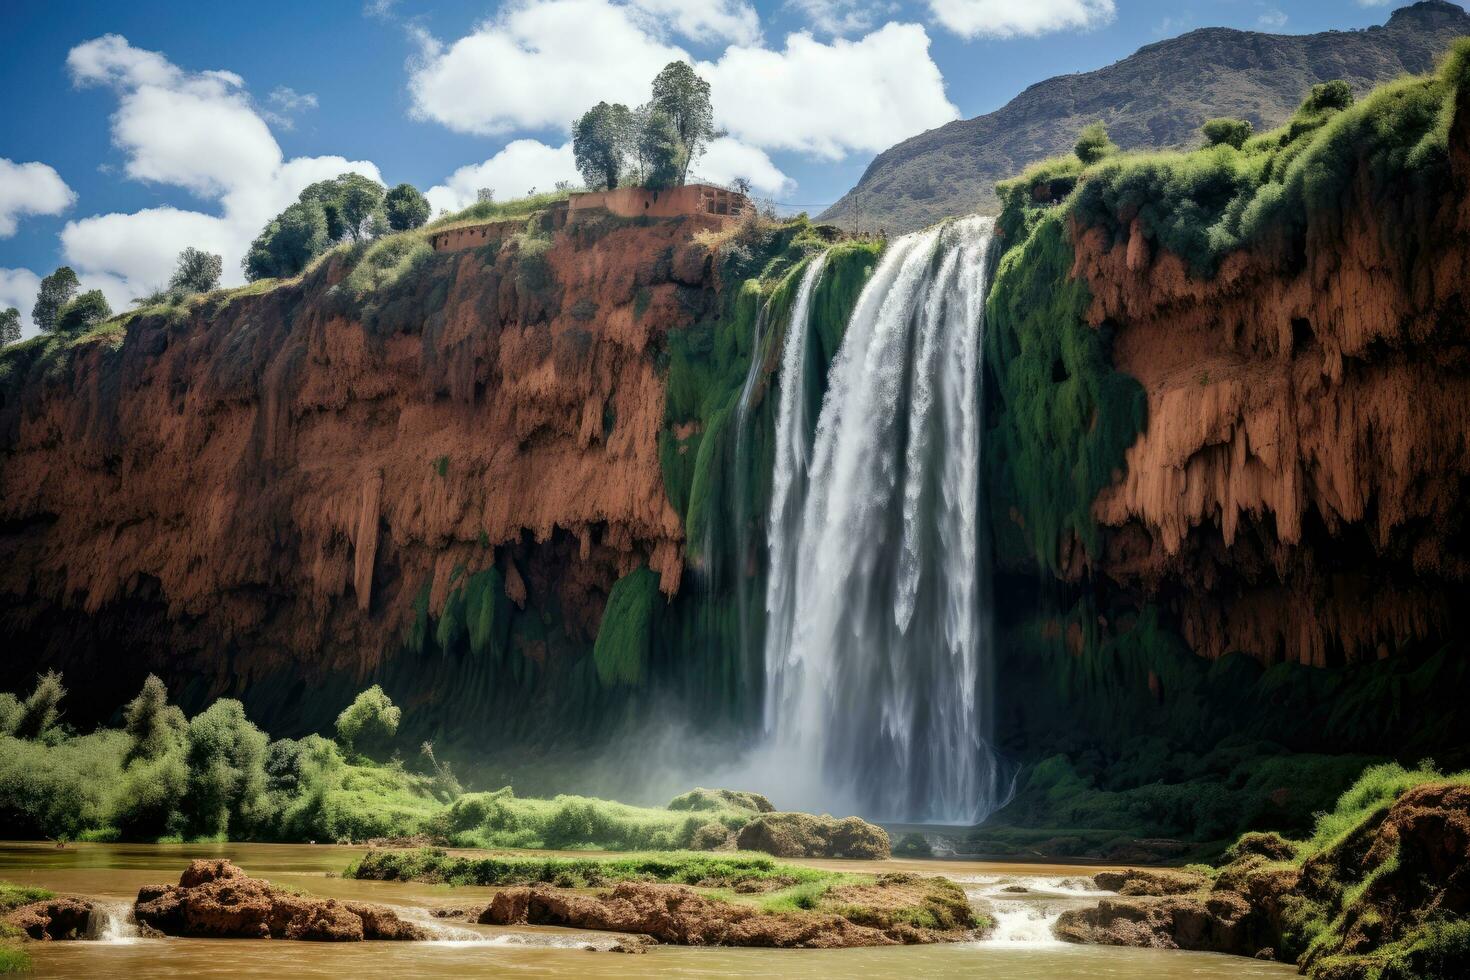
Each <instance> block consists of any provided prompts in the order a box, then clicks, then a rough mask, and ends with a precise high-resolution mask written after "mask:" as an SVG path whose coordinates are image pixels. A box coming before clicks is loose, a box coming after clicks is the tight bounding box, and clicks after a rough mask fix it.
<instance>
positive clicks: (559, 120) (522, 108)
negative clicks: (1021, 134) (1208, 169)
mask: <svg viewBox="0 0 1470 980" xmlns="http://www.w3.org/2000/svg"><path fill="white" fill-rule="evenodd" d="M1406 2H1407V0H1387V2H1376V0H920V2H901V3H900V2H893V3H886V4H885V3H876V4H874V3H865V4H864V3H854V2H852V0H778V2H768V0H756V2H753V3H751V2H747V0H517V2H513V3H493V2H485V0H480V2H469V0H449V2H439V3H432V4H431V3H427V2H424V0H366V2H364V0H338V2H306V0H293V2H279V0H255V2H252V3H250V4H248V5H245V6H240V5H225V4H200V3H197V2H193V3H179V2H163V0H132V2H129V3H118V2H115V0H114V2H67V0H4V6H5V13H4V34H3V35H0V36H4V38H5V44H4V47H5V57H4V58H3V59H0V91H3V92H5V93H6V95H5V100H6V105H5V111H4V112H3V113H0V306H4V305H16V306H19V307H20V308H21V310H22V314H23V315H24V316H26V317H27V318H28V315H29V311H30V305H31V302H32V301H33V298H34V293H35V280H36V278H37V277H38V276H40V275H45V274H46V273H48V272H49V271H51V269H53V268H55V267H56V266H57V265H59V264H61V263H63V262H66V263H68V264H71V265H72V266H74V267H75V268H77V270H78V272H79V273H80V274H81V276H82V279H83V283H84V285H86V286H94V287H97V288H102V289H103V290H104V291H105V292H106V293H107V294H108V296H109V299H110V300H111V301H112V303H113V306H114V308H121V307H122V306H124V305H126V302H127V300H128V299H129V298H130V297H132V296H136V295H138V294H139V293H141V292H143V291H144V290H146V289H147V288H149V287H150V286H154V285H158V284H160V283H162V282H163V281H164V280H166V279H167V276H168V270H169V268H170V267H171V265H172V261H171V257H172V256H173V255H174V254H176V253H177V251H178V249H180V248H182V247H183V246H185V245H191V244H193V245H200V246H202V247H206V248H210V249H211V250H213V251H220V252H223V253H225V263H226V281H227V282H231V281H238V280H239V272H238V265H239V260H240V256H241V254H243V250H244V248H245V246H246V245H248V242H249V239H250V238H251V237H253V235H254V234H255V233H256V232H257V231H258V230H259V228H260V226H261V225H262V224H263V223H264V221H265V220H266V219H268V218H269V217H270V216H271V215H272V214H274V213H276V212H277V211H279V210H280V208H281V207H283V206H284V205H285V203H287V202H289V201H290V200H292V199H294V197H295V194H296V192H297V191H299V189H300V187H301V186H304V184H306V183H309V182H310V181H312V180H316V179H320V178H321V177H324V176H330V175H332V174H334V173H337V172H340V171H341V170H345V169H354V170H359V171H362V172H366V173H370V174H371V175H373V176H377V177H380V178H381V179H383V180H384V181H385V182H387V183H390V184H392V183H397V182H399V181H409V182H411V183H413V184H415V185H417V186H418V187H420V188H421V189H424V190H426V191H430V197H431V200H432V201H434V203H435V204H436V205H437V206H439V207H456V206H462V205H463V204H464V203H467V202H468V201H469V200H470V199H472V198H473V195H474V192H475V190H476V189H477V188H478V187H481V186H490V187H493V188H495V190H496V192H497V196H499V197H502V198H504V197H509V196H515V195H518V194H520V193H524V192H525V190H527V189H528V188H529V187H530V186H532V185H535V186H539V187H542V188H549V187H550V186H551V185H552V184H553V183H554V182H555V181H556V180H557V179H560V178H563V177H569V176H571V173H570V154H569V151H568V150H567V148H566V142H567V135H566V123H568V122H569V121H570V119H571V118H572V116H573V115H574V114H575V113H576V112H577V111H579V109H580V108H583V107H585V106H587V105H590V104H591V103H592V102H595V101H597V100H598V99H600V98H603V97H610V98H612V99H614V100H622V101H629V102H636V101H638V100H639V99H640V98H642V93H643V92H644V91H646V84H647V79H649V78H651V77H652V75H653V73H654V72H655V71H656V70H657V68H658V67H659V66H661V65H662V64H663V63H664V62H665V61H667V60H669V59H670V58H672V57H680V56H684V57H689V58H692V59H693V60H694V61H695V62H696V64H697V65H698V66H699V68H700V71H701V73H702V74H704V75H705V76H706V77H708V78H710V80H711V82H712V85H713V87H714V96H715V102H716V106H715V108H716V113H717V116H718V117H719V122H720V123H721V125H722V126H724V127H725V128H726V129H727V130H728V132H729V134H730V135H729V136H728V137H727V138H726V139H725V140H723V141H721V143H720V144H719V145H718V146H717V147H715V148H714V149H713V150H712V152H711V153H710V154H709V155H708V157H707V158H706V159H705V160H704V161H702V162H701V163H700V165H699V167H698V168H697V169H700V170H702V172H703V173H704V175H705V176H707V177H709V178H711V179H716V180H728V179H730V178H732V177H735V176H746V177H749V178H751V179H753V180H754V181H755V183H756V184H757V188H758V190H759V191H760V192H761V193H762V195H763V196H768V197H771V198H774V199H775V200H777V201H780V202H784V203H791V204H796V205H804V206H807V207H809V208H810V209H811V210H812V211H813V212H815V211H816V210H818V209H820V207H822V206H824V205H826V204H828V203H830V202H831V201H833V200H834V199H836V198H837V197H838V196H840V195H841V194H842V193H843V192H844V191H845V190H847V189H848V188H849V187H851V186H852V184H853V183H855V182H856V180H857V178H858V177H859V176H860V175H861V173H862V171H863V168H864V167H866V166H867V164H868V162H869V161H870V160H871V159H872V157H873V156H874V155H875V153H877V152H879V151H881V150H882V149H884V148H886V147H887V146H889V145H891V144H892V143H894V142H896V141H898V140H899V139H902V138H904V137H906V136H910V135H913V134H914V133H917V132H920V131H922V130H924V129H928V128H931V127H933V126H935V125H939V124H941V123H943V122H946V121H948V120H949V119H952V118H961V117H969V116H975V115H979V114H982V113H985V112H989V111H991V110H992V109H995V108H997V107H998V106H1000V105H1002V104H1004V103H1005V102H1006V101H1007V100H1009V99H1010V98H1011V97H1013V96H1014V95H1015V94H1016V93H1018V92H1019V91H1021V90H1022V89H1023V88H1025V87H1026V86H1027V85H1029V84H1031V83H1033V82H1036V81H1040V80H1041V79H1044V78H1047V77H1050V76H1052V75H1056V74H1061V73H1065V72H1074V71H1087V70H1091V69H1094V68H1098V67H1101V66H1103V65H1106V64H1109V63H1111V62H1113V61H1116V60H1118V59H1119V58H1122V57H1125V56H1127V55H1128V54H1130V53H1131V52H1133V51H1134V50H1135V49H1137V48H1138V47H1140V46H1141V45H1144V44H1147V43H1150V42H1152V41H1156V40H1160V39H1162V38H1164V37H1169V36H1173V35H1176V34H1179V33H1183V32H1184V31H1187V30H1190V29H1193V28H1196V27H1205V26H1229V27H1239V28H1245V29H1253V30H1269V31H1273V32H1277V33H1307V32H1314V31H1320V30H1326V29H1332V28H1337V29H1349V28H1356V27H1365V26H1368V25H1370V24H1375V23H1382V22H1383V21H1384V20H1386V19H1387V16H1388V13H1389V11H1390V10H1391V9H1393V8H1394V7H1398V6H1404V5H1406ZM431 189H432V190H431ZM27 322H28V320H27Z"/></svg>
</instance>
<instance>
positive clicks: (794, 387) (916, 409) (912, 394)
mask: <svg viewBox="0 0 1470 980" xmlns="http://www.w3.org/2000/svg"><path fill="white" fill-rule="evenodd" d="M992 227H993V224H992V222H991V221H990V220H989V219H985V218H966V219H962V220H959V221H955V222H952V223H949V224H947V225H943V226H941V227H937V228H932V229H929V230H926V231H922V232H918V233H915V234H912V235H907V236H904V237H903V238H900V239H897V240H895V241H894V242H892V243H891V244H890V245H889V247H888V249H887V251H886V252H885V254H884V256H883V259H882V261H881V262H880V263H879V265H878V268H877V269H876V270H875V271H874V272H873V275H872V277H871V278H870V280H869V282H868V284H867V285H866V286H865V287H864V289H863V292H862V295H861V296H860V297H859V299H858V302H857V306H856V308H855V309H854V311H853V314H852V318H851V320H850V321H849V322H848V325H847V330H846V333H845V335H844V337H843V341H842V346H841V348H840V349H839V351H838V353H837V356H836V358H835V360H834V361H833V363H832V367H831V370H830V372H829V375H828V387H827V394H826V397H825V398H824V400H823V402H822V410H821V414H820V416H819V418H818V421H817V426H816V432H815V437H814V438H813V439H812V440H811V445H810V447H809V448H808V446H807V445H806V441H807V425H806V423H805V419H804V418H802V417H801V415H800V412H801V409H802V401H803V398H804V390H805V385H804V378H803V368H804V365H805V362H806V357H805V343H806V334H807V331H808V327H809V324H808V320H809V317H810V300H811V292H812V290H813V289H814V287H815V284H816V282H817V281H818V279H819V278H820V275H821V266H820V265H819V264H818V263H815V262H814V263H813V264H812V266H811V267H809V268H808V270H807V275H806V277H804V279H803V281H802V283H801V292H800V293H799V295H798V297H797V301H796V303H795V304H794V306H793V314H792V321H791V324H790V326H789V327H788V329H787V334H786V346H785V349H784V351H783V357H782V373H781V401H780V405H779V408H778V417H777V425H776V450H775V453H776V456H775V469H774V471H773V489H772V499H771V510H770V524H769V529H770V536H769V547H770V570H769V578H768V581H767V602H766V608H767V613H768V620H767V631H766V679H767V692H766V727H767V732H768V735H769V736H770V738H771V740H772V743H773V745H772V748H773V749H774V753H775V757H776V758H778V759H779V760H780V765H781V766H783V767H786V770H787V771H786V773H785V775H786V776H787V777H788V778H787V779H786V780H784V782H786V783H787V784H788V785H792V786H796V787H800V792H799V793H798V794H795V795H803V796H804V797H805V798H804V799H802V800H800V801H799V802H800V803H802V804H804V805H807V806H816V807H818V808H831V807H833V806H834V805H835V804H841V805H844V806H851V807H853V808H854V809H855V810H857V811H859V812H862V813H863V814H864V815H867V816H870V817H874V818H878V819H890V820H902V821H910V822H935V823H941V822H942V823H969V822H976V821H979V820H981V819H983V818H984V817H985V816H986V815H987V814H988V813H989V812H990V811H991V810H992V809H993V808H994V807H996V806H997V805H999V803H1001V802H1003V800H1002V799H1001V797H1002V795H1003V791H1004V787H1003V780H1002V779H1001V776H1000V772H999V766H998V764H997V760H996V757H995V754H994V752H993V751H992V749H991V747H990V744H989V741H988V724H989V710H988V706H987V703H986V695H987V692H988V690H989V687H990V685H989V680H988V678H986V677H985V676H984V670H985V666H986V663H987V661H988V657H987V656H986V649H985V644H986V642H987V632H988V627H987V621H986V616H985V609H984V607H983V602H982V592H983V585H984V583H983V582H982V580H981V568H980V559H981V554H982V542H981V538H980V535H981V533H982V525H981V523H980V520H979V505H980V476H979V468H980V398H981V391H980V349H981V344H980V338H981V330H982V329H983V313H984V301H985V293H986V287H987V281H986V271H987V270H986V257H987V252H988V250H989V246H990V241H991V231H992ZM792 802H793V803H794V802H798V801H795V800H793V801H792Z"/></svg>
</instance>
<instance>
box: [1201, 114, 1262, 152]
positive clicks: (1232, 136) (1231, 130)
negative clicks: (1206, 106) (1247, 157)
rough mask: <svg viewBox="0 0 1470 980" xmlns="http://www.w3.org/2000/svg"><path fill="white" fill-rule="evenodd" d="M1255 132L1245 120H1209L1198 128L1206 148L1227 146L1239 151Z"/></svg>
mask: <svg viewBox="0 0 1470 980" xmlns="http://www.w3.org/2000/svg"><path fill="white" fill-rule="evenodd" d="M1254 131H1255V127H1253V126H1252V125H1251V124H1250V122H1249V121H1248V120H1245V119H1211V120H1209V121H1207V122H1206V123H1205V124H1204V125H1203V126H1201V127H1200V132H1201V133H1202V134H1203V135H1204V137H1205V143H1206V145H1208V146H1228V147H1231V148H1232V149H1236V150H1238V149H1240V148H1241V147H1243V146H1245V141H1246V140H1248V139H1250V138H1251V134H1252V133H1253V132H1254Z"/></svg>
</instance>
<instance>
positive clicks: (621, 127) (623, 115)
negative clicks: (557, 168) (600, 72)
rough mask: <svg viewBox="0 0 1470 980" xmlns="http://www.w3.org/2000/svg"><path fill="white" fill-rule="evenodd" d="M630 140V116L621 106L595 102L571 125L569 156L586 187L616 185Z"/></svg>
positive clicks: (631, 115) (623, 168)
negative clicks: (574, 161)
mask: <svg viewBox="0 0 1470 980" xmlns="http://www.w3.org/2000/svg"><path fill="white" fill-rule="evenodd" d="M633 140H634V133H633V114H632V113H631V112H629V111H628V107H627V106H625V105H621V104H617V103H609V102H599V103H597V105H595V106H593V107H592V108H591V109H588V110H587V111H586V112H584V113H583V114H582V118H580V119H578V120H577V121H576V122H575V123H573V124H572V156H573V157H575V159H576V161H577V169H578V170H579V171H580V172H581V174H582V179H583V180H584V181H586V183H587V186H588V187H590V188H592V189H594V190H596V189H598V188H601V187H606V188H607V189H608V190H614V189H615V188H616V187H617V186H618V183H619V181H621V180H622V178H623V176H624V171H625V169H626V168H627V160H628V154H629V151H630V150H631V149H632V147H633Z"/></svg>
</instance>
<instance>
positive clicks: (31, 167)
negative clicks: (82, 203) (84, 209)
mask: <svg viewBox="0 0 1470 980" xmlns="http://www.w3.org/2000/svg"><path fill="white" fill-rule="evenodd" d="M76 199H77V196H76V194H74V193H72V189H71V188H70V187H67V186H66V181H64V180H62V179H61V175H60V174H58V173H57V172H56V171H55V170H53V169H52V168H51V167H48V166H47V165H46V164H44V163H14V162H12V161H10V160H7V159H5V158H4V157H0V238H9V237H10V236H11V235H14V234H15V228H16V223H17V219H18V218H19V217H20V216H21V215H23V214H60V213H61V212H63V211H65V210H66V209H67V208H69V207H71V205H72V203H73V202H74V201H76Z"/></svg>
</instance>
